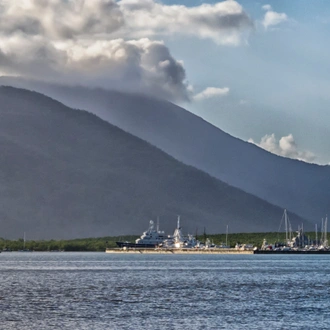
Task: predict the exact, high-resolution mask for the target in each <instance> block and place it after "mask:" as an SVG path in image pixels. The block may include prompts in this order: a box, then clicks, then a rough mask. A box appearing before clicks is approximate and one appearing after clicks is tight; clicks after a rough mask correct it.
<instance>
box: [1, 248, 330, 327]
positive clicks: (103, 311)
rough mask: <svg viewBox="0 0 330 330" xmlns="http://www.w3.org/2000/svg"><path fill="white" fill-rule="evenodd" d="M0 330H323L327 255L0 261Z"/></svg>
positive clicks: (328, 314)
mask: <svg viewBox="0 0 330 330" xmlns="http://www.w3.org/2000/svg"><path fill="white" fill-rule="evenodd" d="M0 329H5V330H10V329H20V330H22V329H34V330H35V329H71V330H73V329H79V330H80V329H81V330H83V329H88V330H90V329H98V330H102V329H114V330H116V329H125V330H126V329H127V330H130V329H137V330H140V329H141V330H142V329H143V330H147V329H150V330H151V329H153V330H157V329H162V330H163V329H189V330H195V329H196V330H197V329H330V255H324V256H321V255H320V256H318V255H310V256H306V255H283V256H281V255H272V256H267V255H189V256H188V255H145V254H144V255H129V254H120V255H111V254H105V253H56V252H53V253H29V252H24V253H18V252H17V253H15V252H8V253H1V254H0Z"/></svg>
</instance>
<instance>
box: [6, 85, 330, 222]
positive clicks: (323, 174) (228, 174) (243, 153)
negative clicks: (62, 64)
mask: <svg viewBox="0 0 330 330" xmlns="http://www.w3.org/2000/svg"><path fill="white" fill-rule="evenodd" d="M10 83H11V84H13V85H15V84H17V85H29V88H30V89H33V90H36V91H41V92H43V93H45V94H46V95H48V96H51V97H54V98H55V99H57V100H59V101H61V102H63V103H64V104H67V105H68V106H71V107H74V108H83V109H85V110H88V111H90V112H93V113H95V114H96V115H98V116H99V117H101V118H103V119H105V120H107V121H108V122H110V123H112V124H114V125H116V126H118V127H120V128H121V129H123V130H125V131H127V132H129V133H131V134H133V135H135V136H138V137H140V138H142V139H143V140H145V141H148V142H149V143H151V144H153V145H155V146H157V147H158V148H160V149H161V150H163V151H165V152H166V153H168V154H170V155H172V156H173V157H175V158H176V159H178V160H180V161H182V162H183V163H185V164H188V165H192V166H194V167H196V168H199V169H201V170H203V171H204V172H207V173H209V174H211V175H212V176H214V177H216V178H218V179H220V180H222V181H224V182H226V183H228V184H230V185H231V186H234V187H237V188H240V189H242V190H244V191H246V192H248V193H251V194H253V195H255V196H258V197H260V198H262V199H264V200H267V201H269V202H270V203H272V204H275V205H280V206H282V207H283V208H285V207H287V208H288V209H291V210H293V211H294V212H295V213H297V214H299V215H300V216H302V217H307V218H309V219H314V221H320V219H321V217H324V215H325V214H326V213H328V205H329V203H328V201H329V199H330V189H327V187H329V186H330V184H329V178H330V166H328V165H317V164H309V163H305V162H302V161H298V160H294V159H289V158H285V157H281V156H277V155H274V154H271V153H269V152H268V151H266V150H263V149H261V148H259V147H257V146H255V145H254V144H252V143H249V142H245V141H242V140H240V139H238V138H235V137H233V136H231V135H230V134H228V133H226V132H223V131H222V130H221V129H219V128H217V127H216V126H214V125H212V124H210V123H208V122H207V121H205V120H204V119H202V118H200V117H197V116H196V115H194V114H192V113H190V112H189V111H187V110H185V109H183V108H181V107H178V106H176V105H174V104H172V103H170V102H168V101H162V100H159V99H153V98H152V97H150V96H148V97H145V96H141V95H138V94H131V93H125V92H118V91H107V90H101V89H88V88H84V87H67V86H60V85H50V84H48V85H47V84H42V83H38V82H29V83H28V82H24V81H18V80H11V81H10Z"/></svg>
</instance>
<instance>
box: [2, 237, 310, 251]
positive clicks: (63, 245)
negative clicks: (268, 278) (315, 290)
mask: <svg viewBox="0 0 330 330" xmlns="http://www.w3.org/2000/svg"><path fill="white" fill-rule="evenodd" d="M305 234H306V235H307V236H309V237H310V239H311V240H313V239H315V233H312V232H310V233H305ZM207 237H208V238H209V239H210V240H211V242H213V243H214V244H217V245H219V244H221V243H226V234H216V235H207ZM137 238H138V236H121V237H98V238H81V239H73V240H48V241H45V240H42V241H26V242H25V249H28V250H31V251H105V249H106V248H107V247H108V248H114V247H116V241H129V242H133V241H135V239H137ZM264 238H265V239H266V240H267V242H268V243H270V244H273V243H275V242H284V241H285V233H274V232H269V233H237V234H229V235H228V245H230V247H235V245H236V243H239V244H253V246H258V247H260V246H261V244H262V241H263V239H264ZM198 239H199V240H200V241H202V242H203V241H204V238H203V236H202V235H201V236H199V237H198ZM4 249H8V250H12V251H20V250H23V249H24V241H23V239H18V240H5V239H1V238H0V250H4Z"/></svg>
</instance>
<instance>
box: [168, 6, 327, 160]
mask: <svg viewBox="0 0 330 330" xmlns="http://www.w3.org/2000/svg"><path fill="white" fill-rule="evenodd" d="M164 3H166V4H175V3H182V4H184V5H187V6H195V5H196V6H198V5H200V4H201V2H200V1H181V2H175V1H172V0H171V1H164ZM209 3H215V2H209ZM240 4H241V5H242V6H243V9H244V10H245V11H246V13H247V14H248V15H249V16H250V17H251V18H252V19H253V20H254V22H255V29H254V31H253V32H251V33H250V35H249V37H248V44H242V45H239V46H234V47H233V46H227V45H217V44H215V43H214V42H212V41H211V40H199V39H198V38H181V39H180V37H178V38H176V37H175V36H171V37H170V38H168V39H164V40H165V41H166V44H167V45H168V46H169V48H170V49H171V52H172V53H173V55H174V56H175V57H176V58H179V59H182V60H183V61H184V65H185V68H186V72H187V78H188V80H189V82H191V83H192V84H193V85H194V87H195V88H196V89H197V88H199V89H201V90H202V89H204V88H205V87H206V86H216V87H224V86H227V87H229V88H230V92H229V93H228V95H226V96H223V97H219V98H212V99H206V100H204V101H202V102H193V103H191V104H184V106H185V107H186V108H188V109H189V110H190V111H192V112H194V113H196V114H198V115H200V116H202V117H203V118H205V119H206V120H208V121H210V122H211V123H213V124H214V125H216V126H218V127H220V128H221V129H223V130H224V131H226V132H228V133H230V134H232V135H234V136H236V137H239V138H241V139H244V140H248V139H250V138H252V139H253V140H254V141H255V142H258V143H259V142H260V139H261V138H262V137H263V136H265V135H271V134H275V137H276V138H277V140H279V139H280V138H281V137H283V136H288V135H289V134H292V135H293V138H294V141H295V144H296V148H297V150H299V151H301V152H310V153H313V154H314V157H311V161H313V162H317V163H321V164H327V163H329V162H330V129H329V124H330V93H329V92H330V82H329V73H330V57H329V55H330V52H329V51H330V49H329V48H330V44H329V42H328V40H329V35H330V3H329V2H327V1H313V2H311V1H300V0H299V1H298V0H291V1H258V2H257V1H241V2H240ZM267 4H269V5H270V6H271V7H272V10H273V11H275V12H278V13H285V14H286V15H287V20H286V21H283V22H282V23H279V24H277V25H275V26H272V27H271V28H268V29H265V28H264V26H263V25H262V21H263V19H264V15H265V10H264V9H263V8H262V7H263V6H264V5H267ZM273 142H274V141H273ZM273 147H274V146H273ZM288 156H290V155H288ZM294 158H295V157H294ZM302 158H303V157H302Z"/></svg>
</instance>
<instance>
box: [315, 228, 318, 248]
mask: <svg viewBox="0 0 330 330" xmlns="http://www.w3.org/2000/svg"><path fill="white" fill-rule="evenodd" d="M315 245H318V244H317V223H316V224H315Z"/></svg>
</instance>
